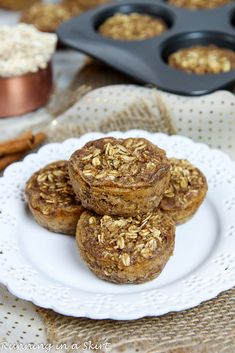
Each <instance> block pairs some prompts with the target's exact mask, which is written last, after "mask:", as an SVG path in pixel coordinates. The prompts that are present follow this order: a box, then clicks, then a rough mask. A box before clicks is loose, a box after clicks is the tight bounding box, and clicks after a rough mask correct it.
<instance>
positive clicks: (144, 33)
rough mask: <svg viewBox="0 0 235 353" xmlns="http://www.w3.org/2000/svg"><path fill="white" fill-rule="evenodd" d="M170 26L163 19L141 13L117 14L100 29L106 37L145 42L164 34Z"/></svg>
mask: <svg viewBox="0 0 235 353" xmlns="http://www.w3.org/2000/svg"><path fill="white" fill-rule="evenodd" d="M167 29H168V26H167V24H166V22H165V21H164V20H162V19H161V18H156V17H153V16H150V15H147V14H140V13H135V12H133V13H130V14H125V13H116V14H114V15H113V16H111V17H109V18H108V19H106V20H105V21H104V22H103V23H102V24H101V25H100V27H99V28H98V32H99V33H100V34H102V35H103V36H105V37H110V38H112V39H116V40H144V39H148V38H153V37H155V36H159V35H161V34H162V33H164V32H165V31H166V30H167Z"/></svg>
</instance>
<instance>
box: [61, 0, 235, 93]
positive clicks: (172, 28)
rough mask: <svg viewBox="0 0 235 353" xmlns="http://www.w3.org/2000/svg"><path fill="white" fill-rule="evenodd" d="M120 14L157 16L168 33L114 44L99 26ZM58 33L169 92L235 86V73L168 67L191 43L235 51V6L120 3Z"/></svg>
mask: <svg viewBox="0 0 235 353" xmlns="http://www.w3.org/2000/svg"><path fill="white" fill-rule="evenodd" d="M208 1H211V0H208ZM117 12H122V13H131V12H138V13H141V14H150V15H153V16H157V17H160V18H162V19H164V20H165V21H166V23H167V24H168V26H169V29H168V30H167V31H166V32H164V33H163V34H162V35H160V36H157V37H154V38H151V39H146V40H138V41H136V40H135V41H121V40H113V39H111V38H107V37H104V36H102V35H101V34H99V32H98V31H97V29H98V27H99V26H100V24H101V23H103V22H104V21H105V20H106V19H107V18H108V17H110V16H112V15H113V14H115V13H117ZM58 35H59V38H60V40H61V41H62V42H63V43H64V44H66V45H67V46H69V47H72V48H74V49H77V50H79V51H81V52H84V53H86V54H88V55H90V56H93V57H94V58H96V59H99V60H100V61H102V62H104V63H106V64H108V65H110V66H112V67H114V68H116V69H118V70H119V71H122V72H124V73H126V74H128V75H130V76H131V77H133V78H135V79H137V80H138V81H139V82H143V83H149V84H153V85H156V86H157V87H158V88H160V89H162V90H165V91H169V92H173V93H176V94H183V95H202V94H206V93H209V92H212V91H215V90H218V89H223V88H228V89H229V88H231V87H232V86H233V85H234V84H235V70H233V71H230V72H227V73H222V74H207V75H196V74H188V73H185V72H183V71H181V70H176V69H174V68H171V67H170V66H169V65H168V64H167V58H168V56H169V55H170V54H171V53H173V52H175V51H177V50H178V49H181V48H185V47H189V46H192V45H197V44H199V45H201V44H202V45H208V44H215V45H217V46H219V47H222V48H229V49H232V50H235V3H231V4H229V5H225V6H222V7H219V8H216V9H211V10H187V9H182V8H176V7H174V6H170V5H169V4H168V3H167V1H164V0H129V1H116V2H113V3H111V4H108V5H105V6H99V7H97V8H95V9H93V10H90V11H88V12H86V13H84V14H81V15H80V16H79V17H74V18H73V19H71V20H70V21H68V22H65V23H64V24H62V26H61V27H60V28H59V30H58Z"/></svg>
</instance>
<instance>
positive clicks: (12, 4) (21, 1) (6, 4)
mask: <svg viewBox="0 0 235 353" xmlns="http://www.w3.org/2000/svg"><path fill="white" fill-rule="evenodd" d="M36 2H41V0H0V8H4V9H9V10H14V11H18V10H22V9H25V8H27V7H28V6H30V5H32V4H34V3H36Z"/></svg>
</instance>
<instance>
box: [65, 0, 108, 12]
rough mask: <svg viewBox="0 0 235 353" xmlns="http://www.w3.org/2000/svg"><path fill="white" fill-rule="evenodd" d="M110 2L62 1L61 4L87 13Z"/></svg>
mask: <svg viewBox="0 0 235 353" xmlns="http://www.w3.org/2000/svg"><path fill="white" fill-rule="evenodd" d="M108 2H111V0H64V1H63V4H65V5H66V6H68V7H69V8H73V9H76V8H78V9H80V10H82V11H87V10H89V9H91V8H93V7H96V6H99V5H103V4H106V3H108Z"/></svg>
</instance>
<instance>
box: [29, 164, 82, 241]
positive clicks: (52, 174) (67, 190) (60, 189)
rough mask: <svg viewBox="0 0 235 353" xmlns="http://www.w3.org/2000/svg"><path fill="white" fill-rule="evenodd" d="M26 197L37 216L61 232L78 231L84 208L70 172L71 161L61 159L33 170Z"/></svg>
mask: <svg viewBox="0 0 235 353" xmlns="http://www.w3.org/2000/svg"><path fill="white" fill-rule="evenodd" d="M25 192H26V198H27V202H28V205H29V209H30V211H31V212H32V214H33V216H34V218H35V220H36V221H37V222H38V223H39V224H40V225H41V226H43V227H45V228H47V229H49V230H51V231H53V232H58V233H64V234H71V235H75V232H76V226H77V222H78V219H79V217H80V215H81V213H82V212H83V211H84V209H83V207H82V206H81V203H80V202H79V200H78V199H77V198H76V196H75V194H74V192H73V189H72V186H71V183H70V179H69V174H68V162H67V161H58V162H54V163H51V164H49V165H47V166H46V167H44V168H42V169H40V170H39V171H38V172H36V173H34V174H33V175H32V176H31V178H30V179H29V180H28V182H27V184H26V189H25Z"/></svg>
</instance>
